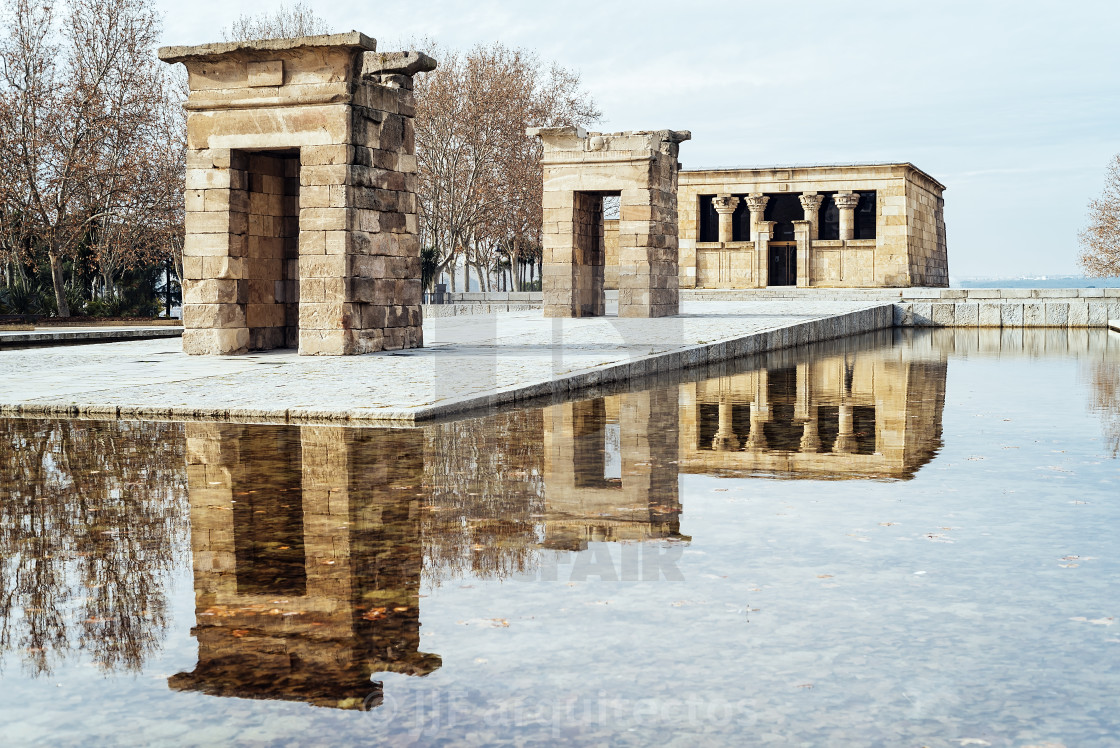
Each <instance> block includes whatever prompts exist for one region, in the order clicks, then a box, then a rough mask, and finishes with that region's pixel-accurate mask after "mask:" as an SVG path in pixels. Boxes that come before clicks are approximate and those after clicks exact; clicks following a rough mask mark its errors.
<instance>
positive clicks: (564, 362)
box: [0, 300, 892, 422]
mask: <svg viewBox="0 0 1120 748" xmlns="http://www.w3.org/2000/svg"><path fill="white" fill-rule="evenodd" d="M682 312H683V313H682V314H681V315H680V316H677V317H664V318H659V319H621V318H617V317H597V318H587V319H559V318H556V319H546V318H544V316H543V314H542V313H541V311H539V310H534V311H527V312H513V313H508V314H503V315H471V316H466V317H448V318H436V319H429V320H425V322H424V337H425V341H426V347H425V348H422V349H415V350H410V351H399V352H391V353H390V352H386V353H377V354H370V355H365V356H346V357H337V358H336V357H306V356H303V357H301V356H298V355H297V354H296V352H295V351H294V350H290V349H286V350H276V351H268V352H263V353H254V354H249V355H243V356H229V357H213V356H208V357H196V356H188V355H186V354H184V353H183V352H182V348H181V344H180V341H179V340H177V339H166V340H146V341H136V342H123V343H107V344H97V345H85V346H75V347H59V348H48V349H29V350H12V351H6V352H4V353H3V354H2V355H0V377H2V379H3V381H4V383H5V384H4V388H3V392H2V394H0V412H3V413H7V414H19V413H24V414H51V413H55V414H60V415H62V414H68V415H77V414H81V415H87V416H91V417H93V416H95V417H107V418H113V417H118V416H119V417H150V418H207V419H212V418H219V419H225V418H229V419H233V420H246V421H261V422H274V421H279V422H283V421H350V422H376V421H415V420H424V419H429V418H435V417H439V416H443V415H450V414H453V413H460V412H465V411H469V410H472V409H476V408H479V407H484V406H487V405H496V404H501V403H508V402H515V401H519V400H526V399H531V398H534V397H542V396H553V395H565V394H567V393H568V392H570V391H574V390H578V389H580V388H582V387H588V386H593V385H596V384H600V383H605V382H609V381H621V380H625V379H628V378H635V377H640V376H642V375H644V374H652V373H656V372H658V371H668V370H672V369H676V368H683V367H686V366H690V365H699V364H703V363H706V362H707V361H715V360H722V359H726V358H731V357H734V356H740V355H748V354H751V353H757V352H761V351H764V350H770V349H774V348H781V347H786V346H790V345H799V344H804V343H809V342H815V341H817V340H825V339H829V338H835V337H840V336H843V335H850V334H855V333H859V332H864V331H867V330H871V329H878V328H882V327H889V326H890V325H891V319H892V307H891V305H890V304H883V303H882V302H875V301H843V300H831V301H813V300H788V301H765V302H688V303H686V304H685V305H684V308H683V310H682Z"/></svg>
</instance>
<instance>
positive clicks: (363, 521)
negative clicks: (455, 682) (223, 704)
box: [169, 423, 440, 708]
mask: <svg viewBox="0 0 1120 748" xmlns="http://www.w3.org/2000/svg"><path fill="white" fill-rule="evenodd" d="M186 429H187V467H188V483H189V492H190V506H191V526H192V546H193V555H194V580H195V597H196V614H197V623H196V625H195V627H194V629H193V630H192V633H193V634H194V636H195V638H196V639H197V640H198V664H197V666H196V667H195V669H194V671H192V672H189V673H180V674H178V675H175V676H172V677H171V678H170V681H169V683H170V686H171V687H172V688H173V689H177V690H194V691H202V692H203V693H207V694H211V695H216V696H238V697H242V698H264V699H286V700H294V701H305V702H308V703H312V704H316V705H320V706H333V707H343V708H357V707H360V706H361V705H362V703H363V699H365V698H366V697H367V696H368V695H370V693H371V692H373V691H375V690H376V687H375V685H374V684H373V683H371V680H370V676H371V675H372V674H373V673H377V672H397V673H406V674H409V675H427V674H428V673H430V672H432V671H433V670H435V669H437V668H438V667H439V666H440V658H439V657H438V656H436V655H431V654H425V653H423V652H420V651H419V645H420V620H419V616H420V612H419V595H420V574H421V567H422V554H421V546H420V537H419V535H420V520H419V504H420V502H419V498H418V496H419V494H418V487H419V483H420V480H421V477H422V475H421V474H422V471H423V466H424V449H423V438H422V433H421V432H420V431H416V430H413V431H398V430H386V429H361V430H358V429H342V428H333V427H319V426H304V427H260V426H242V425H231V424H201V423H199V424H193V423H192V424H187V425H186Z"/></svg>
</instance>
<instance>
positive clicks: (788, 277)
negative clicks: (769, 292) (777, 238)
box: [768, 242, 797, 286]
mask: <svg viewBox="0 0 1120 748" xmlns="http://www.w3.org/2000/svg"><path fill="white" fill-rule="evenodd" d="M768 285H771V286H796V285H797V244H796V242H771V243H770V281H769V284H768Z"/></svg>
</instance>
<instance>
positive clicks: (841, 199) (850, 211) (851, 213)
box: [832, 192, 859, 241]
mask: <svg viewBox="0 0 1120 748" xmlns="http://www.w3.org/2000/svg"><path fill="white" fill-rule="evenodd" d="M832 201H833V202H834V203H836V207H837V208H839V209H840V238H841V239H843V240H845V241H847V240H848V239H855V237H856V206H857V205H859V195H857V194H855V193H854V192H841V193H838V194H837V195H835V196H834V197H833V198H832Z"/></svg>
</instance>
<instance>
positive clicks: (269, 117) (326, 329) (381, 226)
mask: <svg viewBox="0 0 1120 748" xmlns="http://www.w3.org/2000/svg"><path fill="white" fill-rule="evenodd" d="M375 47H376V44H375V43H374V41H373V40H372V39H370V38H368V37H366V36H364V35H362V34H359V33H357V32H351V33H349V34H337V35H327V36H316V37H302V38H299V39H273V40H265V41H259V42H230V43H225V44H210V45H202V46H199V47H171V48H164V49H161V50H160V57H161V59H163V60H165V61H167V62H183V63H184V64H185V65H186V66H187V70H188V73H189V76H190V96H189V98H188V100H187V102H186V108H187V110H188V120H187V140H188V143H187V145H188V161H187V204H186V209H187V223H186V239H185V242H184V251H183V254H184V305H183V323H184V334H183V347H184V350H185V351H187V352H188V353H197V354H230V353H244V352H246V351H249V350H264V349H269V348H276V347H295V346H298V348H299V352H300V353H301V354H310V355H315V354H329V355H339V354H355V353H367V352H374V351H381V350H391V349H398V348H413V347H419V346H421V345H423V333H422V328H421V307H420V304H421V299H422V293H421V288H420V248H419V241H418V238H417V230H418V220H417V214H416V210H417V208H416V197H415V193H416V157H415V138H414V134H413V124H412V119H413V117H414V115H415V101H414V97H413V93H412V75H414V74H415V73H417V72H422V71H426V70H431V69H432V68H433V67H434V64H435V63H434V62H433V61H432V60H431V59H430V58H427V57H425V56H424V55H420V54H418V53H415V52H409V53H391V54H377V53H376V52H375V51H374V50H375Z"/></svg>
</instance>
